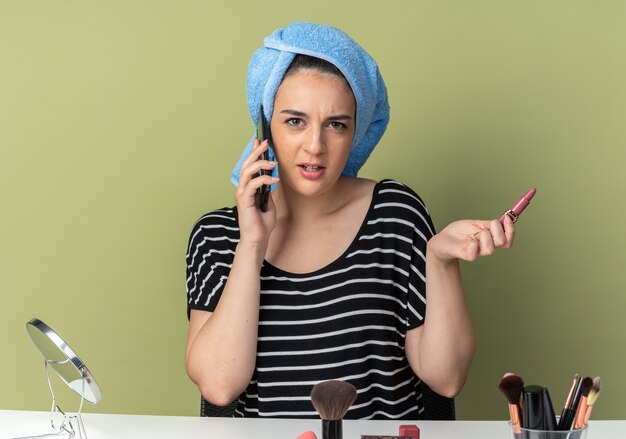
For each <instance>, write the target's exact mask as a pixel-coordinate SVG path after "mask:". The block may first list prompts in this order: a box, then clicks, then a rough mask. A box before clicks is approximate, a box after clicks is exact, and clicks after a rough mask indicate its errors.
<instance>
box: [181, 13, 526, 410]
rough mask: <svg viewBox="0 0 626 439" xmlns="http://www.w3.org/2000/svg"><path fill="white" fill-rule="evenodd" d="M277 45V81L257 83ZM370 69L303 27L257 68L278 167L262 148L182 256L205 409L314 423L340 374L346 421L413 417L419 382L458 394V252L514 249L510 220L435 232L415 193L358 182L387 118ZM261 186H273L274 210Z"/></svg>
mask: <svg viewBox="0 0 626 439" xmlns="http://www.w3.org/2000/svg"><path fill="white" fill-rule="evenodd" d="M272 38H273V40H272ZM277 39H278V40H280V44H277V43H276V42H275V40H277ZM268 40H269V41H268ZM310 41H313V43H311V42H310ZM310 44H314V45H315V50H313V49H311V47H309V46H307V45H310ZM272 50H273V51H276V52H279V53H278V54H276V53H273V52H272V53H270V54H268V55H267V57H268V58H269V61H268V64H271V67H270V70H271V72H270V73H269V74H268V75H266V77H265V79H264V80H262V81H260V82H261V83H262V84H261V85H258V84H254V83H252V84H251V82H254V81H251V79H250V77H251V76H254V72H255V71H257V70H259V69H257V68H256V65H255V62H257V63H258V62H262V61H259V60H262V59H263V56H264V53H265V52H267V51H272ZM264 51H265V52H264ZM350 51H352V52H353V53H351V52H350ZM285 53H288V54H290V55H291V56H290V57H289V58H288V60H287V61H288V62H287V61H285V60H282V61H281V57H282V56H283V54H285ZM312 53H314V54H315V55H318V56H310V55H311V54H312ZM338 53H339V55H338ZM272 57H275V58H272ZM276 59H278V61H277V62H278V63H280V62H283V63H285V64H286V68H285V70H284V72H283V74H281V75H279V76H280V77H279V78H278V79H276V74H275V73H276V70H275V62H276ZM346 59H347V60H348V61H347V62H346ZM364 59H365V60H366V61H363V60H364ZM353 60H357V61H358V62H352V61H353ZM370 60H371V59H370V58H368V55H367V54H365V52H364V51H363V49H361V48H360V47H359V46H358V45H356V43H354V42H353V41H352V40H351V39H349V37H347V36H346V35H345V34H343V33H342V32H341V31H339V30H337V29H334V28H329V27H327V26H320V25H314V24H311V23H294V24H292V25H291V26H290V27H288V28H286V29H283V30H280V31H277V32H275V33H274V34H273V35H272V37H270V38H269V39H266V44H265V48H264V49H263V50H261V51H260V53H259V52H258V53H257V54H255V56H254V57H253V61H252V62H251V67H250V71H251V73H250V75H251V76H249V80H248V90H249V99H250V100H252V101H255V99H254V96H255V94H254V93H257V95H258V96H260V97H259V98H258V99H257V100H258V101H262V102H263V103H268V100H269V108H270V110H269V114H268V112H267V111H266V113H265V116H266V117H267V118H268V119H269V120H270V131H271V140H272V145H271V147H272V151H271V152H272V157H275V159H276V160H275V161H268V160H260V159H259V158H260V156H261V154H262V153H263V152H265V151H267V150H268V148H269V145H268V142H267V141H264V142H262V143H259V142H258V141H256V140H255V141H253V143H252V145H251V151H249V153H248V152H246V154H244V158H243V159H242V161H241V162H240V166H238V169H237V170H238V175H237V177H238V178H236V179H235V180H236V181H237V180H238V181H237V189H236V192H235V199H236V204H237V205H236V207H234V208H232V209H220V210H217V211H214V212H212V213H209V214H207V215H205V216H204V217H202V218H201V219H200V220H199V221H198V223H197V224H196V225H195V227H194V230H193V231H192V234H191V238H190V244H189V253H188V255H187V267H188V279H187V292H188V312H189V322H190V325H189V335H188V341H187V349H186V365H187V371H188V374H189V376H190V377H191V379H192V380H193V381H194V382H195V383H196V384H197V385H198V387H199V389H200V391H201V393H202V395H203V396H204V397H205V398H206V399H207V400H208V401H209V402H212V403H213V404H217V405H226V404H228V403H230V402H231V401H233V400H236V399H238V401H239V403H238V407H237V410H236V414H237V415H239V416H267V417H272V416H273V417H316V416H317V413H316V412H315V410H314V408H313V407H312V405H311V402H310V398H309V394H310V391H311V388H312V386H313V385H314V384H316V383H318V382H321V381H325V380H330V379H339V380H344V381H348V382H350V383H352V384H354V385H355V387H356V388H357V391H358V397H357V401H356V402H355V404H354V405H353V407H352V408H351V409H350V410H349V412H348V414H347V416H346V417H347V418H361V419H365V418H377V419H385V418H388V419H417V418H418V416H419V413H420V412H421V411H422V410H423V407H422V404H421V400H420V398H421V393H420V383H421V380H423V381H424V382H425V383H427V384H428V385H429V386H430V387H431V388H432V389H433V390H435V391H436V392H438V393H440V394H442V395H446V396H449V397H452V396H454V395H456V394H457V393H458V392H459V391H460V389H461V387H462V386H463V384H464V382H465V379H466V376H467V371H468V368H469V366H470V362H471V360H472V357H473V354H474V349H475V340H474V331H473V327H472V323H471V319H470V315H469V313H468V309H467V306H466V303H465V299H464V292H463V287H462V285H461V277H460V272H459V259H463V260H468V261H471V260H474V259H476V258H477V257H479V256H483V255H490V254H492V253H493V252H494V250H495V249H496V248H500V247H510V246H511V245H512V242H513V237H514V226H513V223H512V222H511V221H510V219H509V218H508V217H507V218H506V220H505V222H504V224H503V225H501V224H500V223H499V222H498V221H497V220H491V221H477V220H464V221H457V222H454V223H452V224H450V225H448V226H447V227H445V228H444V229H443V230H441V231H440V232H439V233H437V234H435V231H434V227H433V225H432V222H431V219H430V216H429V214H428V211H427V210H426V208H425V207H424V204H423V202H422V200H421V199H420V198H419V197H418V196H417V195H416V194H415V193H414V192H413V191H412V190H411V189H409V188H408V187H406V186H404V185H403V184H401V183H399V182H396V181H393V180H383V181H381V182H374V181H372V180H368V179H363V178H357V177H355V176H353V175H350V174H355V172H354V168H355V167H356V170H358V167H360V166H359V164H358V161H359V159H358V157H357V158H355V157H356V155H355V154H356V153H355V151H357V152H358V148H359V147H362V146H363V145H364V144H367V142H369V143H370V144H371V145H370V146H369V147H370V150H371V148H373V147H374V146H375V144H376V143H377V142H378V139H379V138H380V135H382V131H384V127H385V126H386V120H387V119H386V118H388V106H387V99H386V93H385V92H384V84H382V78H380V75H379V73H378V70H377V69H375V70H372V69H371V68H370V67H371V61H370ZM331 61H333V62H331ZM368 63H369V65H368ZM363 64H365V65H368V68H366V69H362V70H359V68H360V66H362V65H363ZM374 65H375V64H374ZM350 66H357V67H356V68H354V69H352V68H351V67H350ZM272 78H273V79H272ZM272 80H274V81H275V83H276V87H275V92H274V93H271V91H272V90H271V87H270V93H268V86H267V84H269V83H271V81H272ZM368 80H369V81H370V83H372V84H374V85H377V86H375V87H369V88H368V87H367V86H363V83H367V81H368ZM381 84H382V87H381ZM250 90H252V92H250ZM259 90H260V91H259ZM364 90H365V92H364ZM368 90H369V93H370V95H371V94H374V95H375V97H374V98H372V97H371V96H369V95H367V93H368ZM372 90H373V91H372ZM381 90H382V91H381ZM371 102H375V104H374V105H373V109H372V108H371V107H372V105H370V104H371ZM256 103H257V102H255V104H256ZM250 107H251V113H253V109H254V108H255V105H251V106H250ZM266 108H268V106H266ZM381 108H382V110H381ZM385 109H386V112H385ZM381 115H382V116H381ZM259 117H264V115H259ZM253 119H254V117H253ZM381 121H382V122H381ZM381 126H382V130H381ZM373 132H374V134H372V133H373ZM367 153H369V152H367ZM367 153H366V154H367ZM363 161H364V159H363V160H361V163H360V164H362V162H363ZM354 162H357V164H356V165H355V164H354ZM277 168H278V169H279V170H280V173H279V174H278V173H277V172H273V175H263V176H259V173H260V171H261V170H267V171H275V170H276V169H277ZM277 175H279V177H277ZM261 185H272V186H273V187H274V190H273V192H272V193H271V195H270V197H269V203H268V209H267V211H266V212H262V211H261V210H259V208H258V207H257V204H256V202H255V194H256V192H257V189H258V188H259V187H260V186H261ZM426 294H428V296H427V297H428V306H426Z"/></svg>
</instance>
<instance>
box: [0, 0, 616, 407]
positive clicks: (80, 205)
mask: <svg viewBox="0 0 626 439" xmlns="http://www.w3.org/2000/svg"><path fill="white" fill-rule="evenodd" d="M383 3H384V4H385V6H381V5H382V4H383ZM295 20H310V21H316V22H323V23H327V24H332V25H336V26H338V27H341V28H343V29H344V30H345V31H347V32H348V33H349V34H350V35H352V36H353V37H354V38H355V39H356V40H357V41H359V42H360V43H361V44H362V45H363V46H364V47H365V48H366V49H367V50H368V51H369V52H370V53H371V54H372V55H373V56H374V58H376V59H377V60H378V62H379V64H380V68H381V71H382V73H383V76H384V77H385V79H386V82H387V86H388V89H389V94H390V102H391V107H392V118H391V123H390V125H389V129H388V131H387V134H386V136H385V137H384V139H383V141H382V142H381V144H380V145H379V147H378V148H377V150H376V151H375V153H374V154H373V155H372V157H371V159H370V161H369V162H368V164H367V165H366V167H365V168H364V169H363V171H362V173H361V175H362V176H363V177H368V178H372V179H381V178H386V177H393V178H397V179H399V180H401V181H403V182H405V183H407V184H408V185H410V186H411V187H413V188H414V189H415V190H416V191H417V192H418V193H420V194H421V195H422V197H423V198H424V199H425V200H426V202H427V204H428V206H429V208H430V211H431V213H432V215H433V218H434V221H435V224H436V225H437V226H438V227H439V228H441V227H443V226H445V224H447V223H448V222H449V221H452V220H454V219H457V218H471V217H479V218H491V217H494V216H496V215H498V214H499V213H500V212H501V211H502V210H503V209H504V208H506V207H509V205H510V204H511V203H512V202H513V201H514V200H515V199H516V198H517V197H518V196H519V195H520V194H521V193H522V192H523V191H525V190H526V189H527V188H529V187H531V186H536V187H537V188H538V193H537V196H536V197H535V200H534V201H533V204H532V206H531V207H530V208H529V210H527V212H526V213H525V214H524V217H523V218H522V221H520V223H519V227H518V235H517V238H516V245H515V247H514V248H513V249H512V250H511V251H508V252H504V251H503V252H499V253H498V254H497V256H495V257H492V258H489V259H483V260H480V261H478V262H476V263H473V264H464V265H463V271H464V277H465V285H466V290H467V297H468V301H469V304H470V307H471V310H472V312H473V316H474V319H475V322H476V327H477V333H478V351H477V355H476V358H475V360H474V363H473V366H472V369H471V373H470V377H469V380H468V383H467V385H466V386H465V389H464V391H463V393H462V395H461V396H460V397H459V398H458V399H457V407H458V415H459V418H461V419H504V418H506V416H507V414H508V412H507V410H506V406H505V404H504V398H503V397H502V395H501V394H500V393H499V391H498V390H497V387H496V384H497V382H498V381H499V379H500V377H501V375H502V374H503V373H504V372H506V371H508V370H514V371H516V372H517V373H519V374H521V375H522V376H523V377H525V379H526V381H527V382H532V383H539V384H544V385H547V386H548V387H549V388H550V390H551V393H552V396H553V400H554V401H555V404H557V405H558V404H562V402H563V399H564V398H565V394H566V389H567V387H568V385H569V383H570V382H571V378H572V376H573V375H574V373H576V372H578V373H580V374H588V375H592V376H594V375H601V376H602V378H603V383H604V388H603V392H602V397H601V399H600V401H599V403H598V406H597V408H596V411H595V412H594V415H595V417H596V418H598V419H602V418H604V419H608V418H626V414H625V413H624V403H623V398H622V396H623V395H624V394H626V380H625V379H624V373H625V372H624V371H625V370H626V367H625V363H626V349H625V347H626V318H625V313H624V309H625V308H626V294H624V293H625V286H626V282H625V280H624V268H623V264H624V257H623V251H624V248H626V233H625V232H624V225H623V223H624V221H623V217H624V215H625V214H626V209H625V208H624V203H623V199H624V190H625V189H626V176H625V173H624V172H623V167H624V164H625V163H626V160H625V158H626V157H625V155H626V154H625V152H624V151H625V150H626V132H625V126H626V121H625V119H626V79H625V78H626V25H625V23H626V3H625V2H622V1H587V2H583V1H566V0H562V1H544V0H541V1H524V2H520V1H472V2H468V1H456V2H455V1H434V0H433V1H413V2H410V1H395V2H394V1H390V2H381V1H364V0H352V1H335V2H329V1H321V0H318V1H315V2H305V3H302V2H293V1H281V2H278V1H275V2H258V1H255V2H253V1H250V2H246V3H243V2H210V1H173V0H172V1H169V2H168V1H152V0H135V1H119V0H118V1H99V2H98V1H77V0H65V1H60V0H48V1H31V0H2V1H1V2H0V206H1V207H0V208H1V215H0V270H1V273H0V297H1V298H0V310H1V312H2V314H1V319H0V333H1V334H2V345H3V348H2V349H3V355H2V360H3V361H2V364H1V365H0V409H36V410H45V409H47V408H48V405H49V399H48V394H47V389H46V384H45V380H44V375H43V368H42V364H41V361H40V357H39V355H38V353H37V352H36V351H35V349H34V347H33V345H32V343H31V342H30V340H29V338H28V336H27V334H26V331H25V330H24V324H25V323H26V321H28V320H29V319H30V318H32V317H39V318H41V319H42V320H44V321H46V322H48V323H49V324H50V325H51V326H52V327H53V328H55V329H56V330H57V332H59V333H60V334H61V335H62V336H63V337H64V338H66V340H67V341H68V342H69V343H70V345H71V346H72V347H73V348H74V349H75V350H76V351H77V352H78V353H79V355H81V356H82V357H83V359H84V360H85V361H86V363H87V364H88V365H89V366H90V368H91V370H92V372H93V373H94V375H95V377H96V379H97V380H98V382H99V383H100V385H101V387H102V389H103V394H104V398H103V400H102V401H101V403H100V404H98V405H96V406H89V407H87V408H86V410H88V411H94V412H114V413H152V414H171V415H194V414H196V413H197V412H198V405H199V404H198V403H199V399H198V398H199V397H198V393H197V390H196V389H195V388H194V386H193V385H192V384H191V383H190V381H189V380H188V378H187V376H186V374H185V369H184V361H183V357H184V343H185V337H186V326H187V318H186V314H185V291H184V283H185V272H184V270H185V266H184V255H185V251H186V244H187V237H188V233H189V231H190V229H191V227H192V225H193V223H194V222H195V220H196V219H197V218H198V217H199V216H200V215H201V214H203V213H204V212H206V211H208V210H210V209H212V208H216V207H221V206H225V205H232V204H233V189H234V188H233V187H232V186H231V185H230V183H229V181H228V180H229V173H230V170H231V166H232V164H233V163H234V162H235V161H236V159H237V158H238V156H239V153H240V151H241V149H242V147H243V145H244V144H245V143H246V141H247V139H248V138H249V136H250V135H251V134H252V130H253V126H252V123H251V122H250V120H249V117H248V115H247V111H246V98H245V87H244V85H245V76H246V68H247V63H248V59H249V57H250V56H251V54H252V52H253V51H254V50H255V49H256V48H257V47H259V46H260V45H261V43H262V39H263V37H264V36H266V35H267V34H269V33H270V32H271V31H272V30H273V29H275V28H277V27H282V26H285V25H287V24H288V23H289V22H291V21H295ZM57 384H58V383H57ZM57 388H60V386H57ZM59 392H60V393H62V398H63V399H62V403H63V405H64V407H65V408H66V410H74V409H75V408H74V406H73V405H74V404H75V403H76V400H75V399H73V398H71V397H70V395H69V394H68V393H67V392H65V393H64V392H61V391H60V390H59ZM70 398H71V399H70Z"/></svg>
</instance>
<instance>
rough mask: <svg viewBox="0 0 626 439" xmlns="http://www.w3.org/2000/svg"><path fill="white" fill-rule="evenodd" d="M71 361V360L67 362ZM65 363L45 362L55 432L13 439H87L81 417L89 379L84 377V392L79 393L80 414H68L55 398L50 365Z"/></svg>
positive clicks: (51, 422) (51, 416)
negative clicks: (64, 437) (54, 438)
mask: <svg viewBox="0 0 626 439" xmlns="http://www.w3.org/2000/svg"><path fill="white" fill-rule="evenodd" d="M66 361H69V360H66ZM66 361H64V362H55V361H51V360H44V369H45V371H46V380H47V382H48V389H49V390H50V396H51V397H52V407H51V408H50V424H51V426H52V429H53V430H54V431H53V432H51V433H44V434H38V435H35V436H20V437H16V438H13V439H36V438H46V437H53V436H61V435H67V437H68V438H73V437H75V436H76V434H77V433H78V436H76V437H77V439H87V432H86V431H85V425H84V424H83V418H82V417H81V415H80V414H81V412H82V410H83V402H84V401H85V397H84V396H83V395H84V393H85V388H84V387H85V383H86V382H87V377H86V376H83V379H82V387H83V388H82V391H81V392H79V393H80V394H81V397H80V405H79V406H78V412H76V414H74V415H69V414H66V413H65V412H64V411H63V410H61V407H59V405H58V404H57V403H56V398H55V396H54V391H53V390H52V382H51V380H50V373H49V372H48V364H50V363H55V364H62V363H65V362H66Z"/></svg>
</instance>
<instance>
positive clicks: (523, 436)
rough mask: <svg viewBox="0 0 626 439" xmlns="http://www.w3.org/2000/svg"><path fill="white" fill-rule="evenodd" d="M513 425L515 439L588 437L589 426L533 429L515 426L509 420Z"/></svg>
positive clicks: (579, 438) (582, 438) (584, 438)
mask: <svg viewBox="0 0 626 439" xmlns="http://www.w3.org/2000/svg"><path fill="white" fill-rule="evenodd" d="M509 426H510V427H511V437H512V438H513V439H587V430H588V429H589V426H588V425H587V426H585V428H580V429H573V430H563V431H560V430H531V429H529V428H514V427H513V426H512V425H511V423H510V422H509Z"/></svg>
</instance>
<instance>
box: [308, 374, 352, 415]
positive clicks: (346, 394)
mask: <svg viewBox="0 0 626 439" xmlns="http://www.w3.org/2000/svg"><path fill="white" fill-rule="evenodd" d="M355 400H356V388H355V387H354V386H353V385H352V384H350V383H346V382H344V381H338V380H331V381H324V382H322V383H319V384H316V385H314V386H313V390H312V391H311V402H312V403H313V407H315V410H317V412H318V413H319V414H320V417H321V418H322V419H324V420H326V421H337V420H339V419H343V417H344V416H345V414H346V412H347V411H348V409H349V408H350V406H351V405H352V404H354V401H355Z"/></svg>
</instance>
